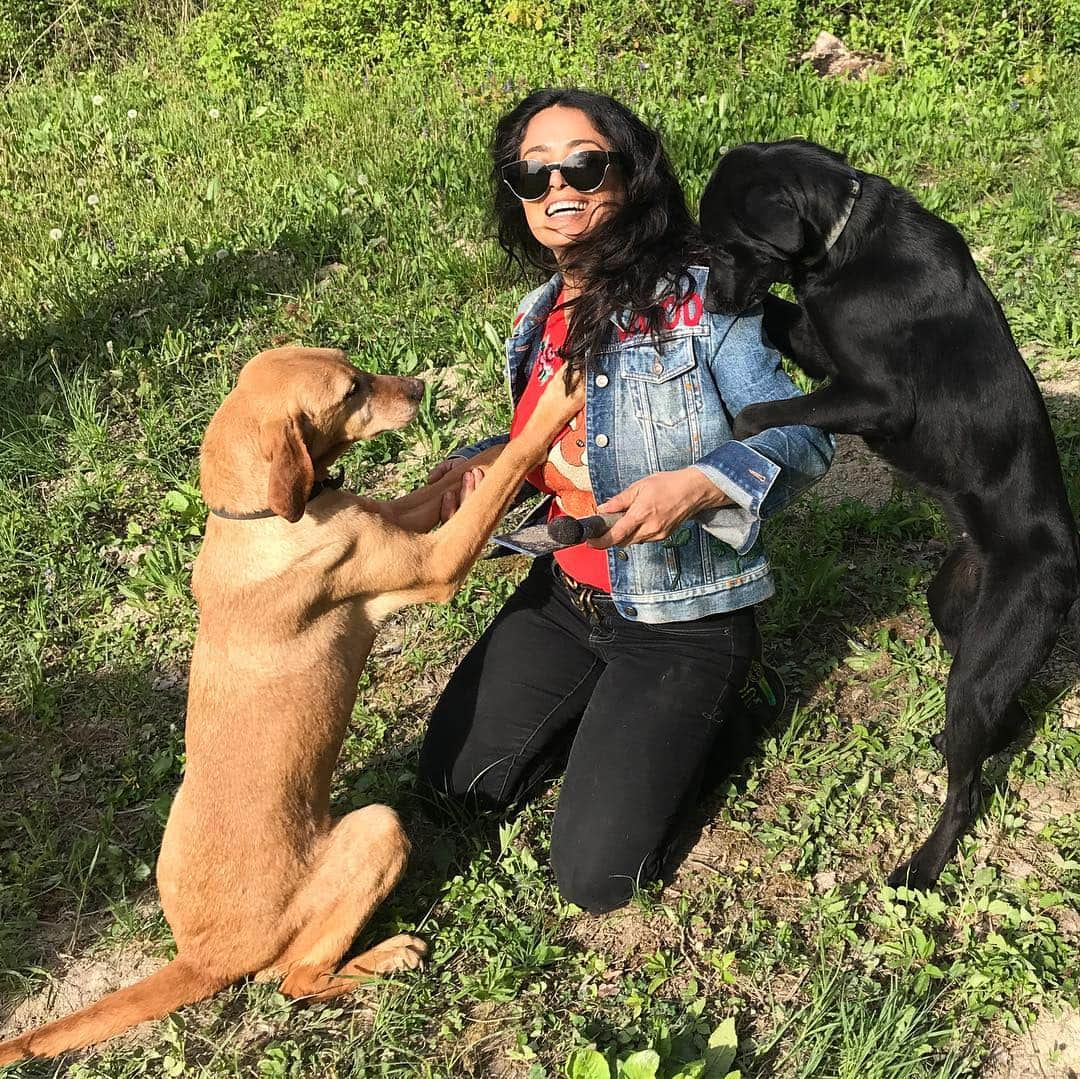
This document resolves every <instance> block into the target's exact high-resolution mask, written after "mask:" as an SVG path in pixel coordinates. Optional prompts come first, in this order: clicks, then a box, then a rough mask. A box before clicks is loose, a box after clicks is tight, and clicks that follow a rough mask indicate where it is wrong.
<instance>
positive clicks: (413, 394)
mask: <svg viewBox="0 0 1080 1079" xmlns="http://www.w3.org/2000/svg"><path fill="white" fill-rule="evenodd" d="M402 382H404V383H405V394H406V396H407V397H408V398H409V400H410V401H422V400H423V399H424V383H423V381H422V380H421V379H418V378H404V379H402Z"/></svg>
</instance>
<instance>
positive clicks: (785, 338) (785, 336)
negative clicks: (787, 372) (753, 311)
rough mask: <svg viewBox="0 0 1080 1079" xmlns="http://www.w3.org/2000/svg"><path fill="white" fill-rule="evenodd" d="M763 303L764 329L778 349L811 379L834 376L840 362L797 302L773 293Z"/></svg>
mask: <svg viewBox="0 0 1080 1079" xmlns="http://www.w3.org/2000/svg"><path fill="white" fill-rule="evenodd" d="M762 306H763V307H764V315H763V318H762V328H763V329H764V331H765V337H766V339H767V340H768V341H769V343H770V344H771V345H773V347H774V348H776V349H777V351H779V352H782V353H783V354H784V355H785V356H790V357H791V359H793V360H794V361H795V362H796V363H797V364H798V365H799V366H800V367H801V368H802V369H803V370H804V371H805V372H806V373H807V374H808V375H809V376H810V377H811V378H830V377H831V376H833V375H835V374H836V364H834V363H833V361H832V357H830V356H829V353H828V352H827V351H826V349H825V346H824V345H823V344H822V343H821V339H820V338H819V337H818V335H817V330H815V329H814V326H813V324H812V323H811V322H810V319H808V318H807V317H806V312H805V311H804V310H803V309H802V308H801V307H800V306H799V305H798V304H797V303H789V302H788V301H787V300H782V299H780V297H779V296H774V295H773V294H772V293H771V292H769V293H766V295H765V299H764V300H762Z"/></svg>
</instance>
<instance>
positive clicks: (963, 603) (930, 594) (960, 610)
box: [926, 539, 980, 754]
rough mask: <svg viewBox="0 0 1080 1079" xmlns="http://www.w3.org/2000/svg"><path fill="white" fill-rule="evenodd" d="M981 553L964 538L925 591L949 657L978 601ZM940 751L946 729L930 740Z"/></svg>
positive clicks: (954, 649) (943, 745) (931, 617)
mask: <svg viewBox="0 0 1080 1079" xmlns="http://www.w3.org/2000/svg"><path fill="white" fill-rule="evenodd" d="M979 568H980V566H979V556H978V554H977V552H976V551H975V548H974V547H973V546H972V545H971V543H970V542H968V541H966V540H964V539H961V540H960V542H959V543H957V545H956V546H955V547H954V548H953V549H952V550H951V551H950V552H949V553H948V555H947V556H946V557H945V561H944V562H943V563H942V564H941V569H939V570H938V571H937V574H936V575H935V576H934V579H933V581H931V582H930V587H929V588H928V589H927V591H926V603H927V606H928V607H929V608H930V619H931V621H932V622H933V623H934V628H935V629H936V630H937V631H938V633H939V634H940V636H941V643H942V644H943V645H944V646H945V651H946V652H948V653H949V655H950V656H953V657H955V656H956V650H957V648H959V646H960V635H961V633H962V632H963V629H964V619H965V618H966V617H967V615H968V612H969V611H970V610H971V608H972V607H973V606H974V604H975V600H976V597H977V596H978V592H979ZM930 744H931V745H932V746H933V747H934V748H935V749H936V750H937V751H938V752H939V753H942V754H944V752H945V732H944V731H939V732H938V733H937V734H935V735H934V737H933V738H931V739H930Z"/></svg>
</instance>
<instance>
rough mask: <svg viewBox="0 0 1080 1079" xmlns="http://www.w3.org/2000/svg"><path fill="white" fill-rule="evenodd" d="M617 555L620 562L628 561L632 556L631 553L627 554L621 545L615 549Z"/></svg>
mask: <svg viewBox="0 0 1080 1079" xmlns="http://www.w3.org/2000/svg"><path fill="white" fill-rule="evenodd" d="M615 557H616V558H617V559H618V560H619V561H620V562H626V561H628V560H629V558H630V556H629V555H628V554H627V553H626V552H625V551H624V550H623V549H622V548H621V547H617V548H616V549H615Z"/></svg>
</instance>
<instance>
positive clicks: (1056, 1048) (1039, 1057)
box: [982, 1009, 1080, 1079]
mask: <svg viewBox="0 0 1080 1079" xmlns="http://www.w3.org/2000/svg"><path fill="white" fill-rule="evenodd" d="M982 1074H983V1077H984V1079H1080V1011H1076V1010H1075V1009H1072V1010H1069V1011H1066V1012H1064V1013H1063V1014H1062V1015H1061V1016H1059V1017H1055V1016H1052V1015H1044V1016H1042V1017H1041V1018H1040V1019H1039V1020H1038V1021H1037V1022H1036V1023H1035V1025H1034V1026H1032V1027H1031V1029H1030V1030H1028V1032H1027V1033H1026V1034H1025V1035H1024V1036H1023V1037H1021V1038H1017V1039H1016V1040H1015V1041H1012V1042H1009V1043H1007V1044H1005V1045H1002V1046H999V1047H998V1048H997V1049H996V1050H994V1052H993V1053H992V1054H991V1057H990V1060H989V1061H988V1062H987V1065H986V1067H985V1069H984V1070H983V1073H982Z"/></svg>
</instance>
